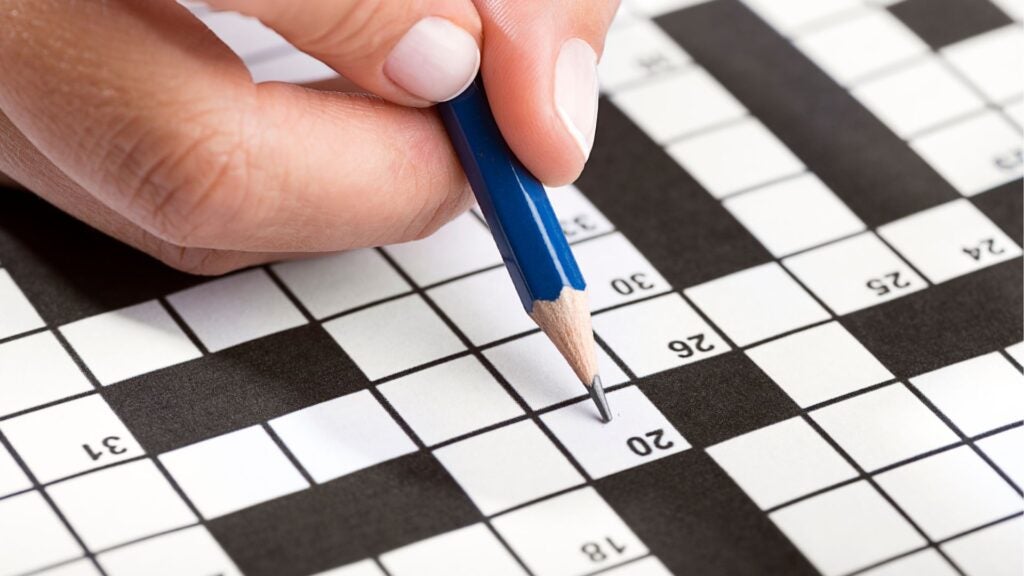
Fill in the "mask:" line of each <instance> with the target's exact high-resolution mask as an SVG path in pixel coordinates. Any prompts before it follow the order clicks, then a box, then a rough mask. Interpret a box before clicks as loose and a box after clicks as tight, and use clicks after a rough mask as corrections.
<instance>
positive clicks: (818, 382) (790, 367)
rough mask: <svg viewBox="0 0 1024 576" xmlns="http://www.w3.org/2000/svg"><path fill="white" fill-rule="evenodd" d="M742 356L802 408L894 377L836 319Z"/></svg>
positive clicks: (754, 348)
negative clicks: (748, 359)
mask: <svg viewBox="0 0 1024 576" xmlns="http://www.w3.org/2000/svg"><path fill="white" fill-rule="evenodd" d="M747 356H749V357H750V359H751V360H753V361H754V363H755V364H757V366H758V367H759V368H760V369H761V370H764V372H765V374H767V375H768V376H769V377H770V378H771V379H772V380H774V381H775V383H776V384H778V385H779V387H780V388H782V389H783V390H784V391H785V392H786V394H789V397H790V398H792V399H793V401H795V402H796V403H797V404H798V405H800V407H801V408H807V407H808V406H813V405H815V404H818V403H820V402H824V401H826V400H831V399H832V398H835V397H837V396H842V395H843V394H848V393H850V392H854V391H856V390H860V389H861V388H865V387H867V386H871V385H873V384H879V383H881V382H885V381H886V380H891V379H892V378H893V375H892V373H891V372H889V370H888V369H886V367H885V366H882V364H881V362H879V361H878V360H877V359H876V358H875V357H874V356H873V355H872V354H871V352H869V351H868V349H867V348H865V347H864V345H863V344H861V343H860V342H858V341H857V339H856V338H854V337H853V335H852V334H850V333H849V332H848V331H847V330H846V328H843V326H842V324H840V323H838V322H829V323H827V324H822V325H820V326H815V327H813V328H808V329H807V330H803V331H801V332H797V333H796V334H791V335H789V336H784V337H782V338H779V339H777V340H772V341H771V342H767V343H765V344H761V345H760V346H755V347H753V348H750V349H749V350H747Z"/></svg>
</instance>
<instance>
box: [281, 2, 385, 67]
mask: <svg viewBox="0 0 1024 576" xmlns="http://www.w3.org/2000/svg"><path fill="white" fill-rule="evenodd" d="M402 6H405V3H401V2H395V3H389V2H386V1H383V0H355V1H353V2H341V3H338V4H337V6H336V7H334V8H333V9H332V10H333V11H332V13H331V16H330V17H329V18H324V19H323V20H322V22H321V23H320V25H319V26H317V27H311V28H309V29H308V30H307V31H306V32H305V34H304V36H303V37H302V38H298V39H296V40H297V42H296V43H297V44H299V45H301V46H302V47H303V49H305V50H307V51H310V52H315V53H317V54H322V55H331V56H336V57H340V56H345V57H348V58H361V57H366V56H369V55H370V54H373V53H375V52H377V51H378V50H380V49H381V48H382V47H384V46H385V45H386V44H387V43H388V42H389V41H390V37H389V35H388V32H389V31H391V30H394V29H395V27H394V26H393V25H392V24H393V23H394V22H393V20H396V19H397V17H398V16H399V15H400V14H401V13H402V10H404V8H401V7H402Z"/></svg>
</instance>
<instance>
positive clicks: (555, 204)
mask: <svg viewBox="0 0 1024 576" xmlns="http://www.w3.org/2000/svg"><path fill="white" fill-rule="evenodd" d="M547 193H548V200H550V201H551V207H552V208H553V209H554V211H555V214H556V215H557V216H558V222H559V224H561V226H562V232H563V233H564V234H565V239H566V240H568V241H569V242H570V243H574V242H579V241H580V240H586V239H587V238H592V237H594V236H599V235H601V234H606V233H608V232H611V231H612V230H614V229H615V227H614V226H612V223H611V222H609V221H608V219H607V218H605V217H604V214H602V213H601V212H600V211H599V210H598V209H597V208H595V207H594V205H593V204H591V203H590V200H587V197H586V196H584V195H583V193H582V192H580V191H579V190H578V189H577V188H576V187H575V186H573V185H572V184H568V185H566V186H558V187H556V188H547Z"/></svg>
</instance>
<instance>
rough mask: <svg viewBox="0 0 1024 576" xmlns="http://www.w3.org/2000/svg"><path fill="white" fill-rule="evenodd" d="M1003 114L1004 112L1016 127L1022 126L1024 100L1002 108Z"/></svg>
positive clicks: (1023, 124) (1023, 120) (1023, 122)
mask: <svg viewBox="0 0 1024 576" xmlns="http://www.w3.org/2000/svg"><path fill="white" fill-rule="evenodd" d="M1003 112H1006V113H1007V114H1008V115H1009V116H1010V118H1011V119H1012V120H1013V121H1014V122H1016V123H1017V126H1024V100H1017V101H1016V102H1014V103H1012V104H1007V105H1006V106H1003Z"/></svg>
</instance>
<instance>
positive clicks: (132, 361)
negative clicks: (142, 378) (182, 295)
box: [60, 300, 201, 386]
mask: <svg viewBox="0 0 1024 576" xmlns="http://www.w3.org/2000/svg"><path fill="white" fill-rule="evenodd" d="M60 332H61V334H63V335H64V337H65V338H67V340H68V343H69V344H71V347H72V348H74V349H75V352H77V353H78V355H79V356H80V357H81V358H82V361H83V362H85V365H86V366H88V367H89V370H90V371H91V372H92V373H93V375H94V376H96V379H97V380H99V382H100V384H103V385H104V386H106V385H108V384H113V383H114V382H120V381H121V380H127V379H128V378H131V377H133V376H138V375H140V374H145V373H146V372H152V371H154V370H159V369H160V368H166V367H168V366H172V365H174V364H179V363H181V362H185V361H187V360H193V359H195V358H199V356H201V354H200V352H199V349H198V348H196V347H195V345H194V344H192V341H191V340H189V339H188V336H186V335H185V333H184V332H182V331H181V328H179V327H178V324H177V323H176V322H175V321H174V319H172V318H171V315H170V314H168V313H167V311H166V310H164V307H163V306H161V305H160V303H159V302H157V301H155V300H150V301H149V302H143V303H142V304H136V305H134V306H128V307H127V308H121V309H120V310H113V311H111V312H104V313H103V314H98V315H96V316H91V317H89V318H84V319H82V320H78V321H76V322H72V323H70V324H65V325H64V326H61V327H60Z"/></svg>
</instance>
